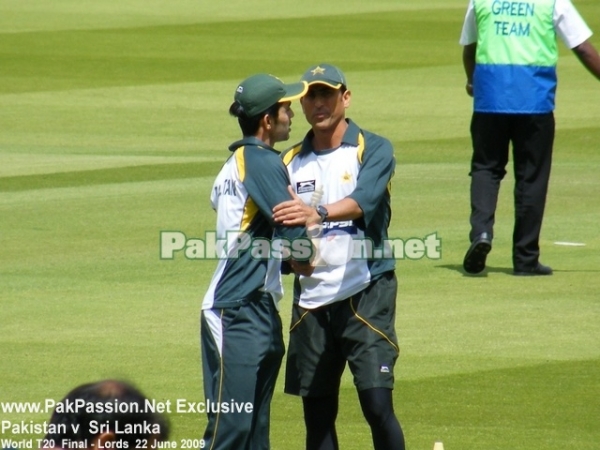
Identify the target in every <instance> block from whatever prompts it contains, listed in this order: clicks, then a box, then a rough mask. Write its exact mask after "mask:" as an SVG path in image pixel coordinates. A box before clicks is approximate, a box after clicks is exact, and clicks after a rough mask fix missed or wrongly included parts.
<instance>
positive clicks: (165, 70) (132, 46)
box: [0, 9, 463, 93]
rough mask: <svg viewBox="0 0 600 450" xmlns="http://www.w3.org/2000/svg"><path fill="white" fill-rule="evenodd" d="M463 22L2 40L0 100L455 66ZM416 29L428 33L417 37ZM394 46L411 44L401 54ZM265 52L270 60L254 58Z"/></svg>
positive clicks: (346, 18) (394, 21) (397, 15)
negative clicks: (329, 71)
mask: <svg viewBox="0 0 600 450" xmlns="http://www.w3.org/2000/svg"><path fill="white" fill-rule="evenodd" d="M462 15H463V13H462V11H461V12H459V11H457V10H456V9H447V10H428V11H401V12H393V13H390V12H385V13H373V14H354V15H340V16H327V17H313V18H311V19H310V20H307V19H305V18H302V19H285V20H282V19H276V20H257V21H248V22H224V23H213V24H194V25H176V26H172V25H169V26H155V27H140V28H122V29H106V30H89V31H88V30H85V31H81V30H78V31H54V32H31V33H14V34H3V35H2V39H1V40H0V59H1V60H2V64H1V65H0V93H18V92H30V91H44V90H65V89H75V88H90V87H92V88H93V87H106V86H127V85H143V84H158V83H179V82H198V81H205V80H223V79H228V78H230V79H236V78H239V77H241V76H243V75H245V74H248V73H252V72H261V71H269V72H273V73H277V74H278V75H286V74H290V75H292V74H293V75H294V76H296V77H297V76H298V74H300V73H301V72H302V71H303V70H304V69H306V67H307V66H308V65H310V64H314V62H315V61H320V60H330V59H331V55H336V62H337V63H338V64H340V65H341V66H342V67H344V70H346V71H355V70H377V69H394V68H406V67H419V66H428V65H443V64H456V62H457V48H458V45H457V43H456V40H457V39H458V37H457V36H458V32H459V31H458V30H460V23H461V20H462ZM414 29H422V30H427V32H425V33H423V34H421V35H419V36H415V35H414ZM281 36H287V37H288V38H287V40H286V41H285V45H273V43H274V42H278V40H279V39H281ZM451 36H452V38H453V39H452V40H451V39H449V37H451ZM324 42H327V45H323V43H324ZM396 42H397V43H400V42H402V43H404V44H406V43H411V44H410V46H408V45H407V46H406V51H404V52H403V53H402V54H401V55H400V54H398V50H397V46H396V45H394V43H396ZM264 47H268V48H269V52H268V57H264V56H263V57H261V56H260V55H259V54H258V53H257V52H256V49H257V48H264ZM307 48H311V52H310V54H309V53H307V52H306V49H307ZM348 49H352V52H348ZM425 49H427V51H425ZM307 61H310V62H307Z"/></svg>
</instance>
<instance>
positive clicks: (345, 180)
mask: <svg viewBox="0 0 600 450" xmlns="http://www.w3.org/2000/svg"><path fill="white" fill-rule="evenodd" d="M351 181H352V175H350V174H349V173H348V171H346V172H345V173H344V174H343V175H342V183H350V182H351Z"/></svg>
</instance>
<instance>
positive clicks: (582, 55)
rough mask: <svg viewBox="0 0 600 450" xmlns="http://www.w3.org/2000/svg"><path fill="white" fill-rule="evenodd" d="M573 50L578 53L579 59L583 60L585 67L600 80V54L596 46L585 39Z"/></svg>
mask: <svg viewBox="0 0 600 450" xmlns="http://www.w3.org/2000/svg"><path fill="white" fill-rule="evenodd" d="M573 52H574V53H575V55H577V57H578V58H579V61H581V63H582V64H583V65H584V66H585V68H586V69H587V70H589V71H590V72H591V73H592V75H594V76H595V77H596V78H597V79H598V80H600V55H599V54H598V50H596V47H594V46H593V45H592V44H591V43H590V42H589V41H585V42H584V43H582V44H580V45H578V46H577V47H575V48H573Z"/></svg>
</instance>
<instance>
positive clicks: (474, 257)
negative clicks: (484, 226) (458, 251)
mask: <svg viewBox="0 0 600 450" xmlns="http://www.w3.org/2000/svg"><path fill="white" fill-rule="evenodd" d="M491 250H492V239H491V238H490V235H489V234H487V233H481V234H480V235H479V236H477V237H476V238H475V239H473V242H471V246H470V247H469V250H467V254H466V255H465V259H464V261H463V268H464V269H465V272H467V273H479V272H481V271H482V270H483V269H485V259H486V258H487V255H488V253H489V252H490V251H491Z"/></svg>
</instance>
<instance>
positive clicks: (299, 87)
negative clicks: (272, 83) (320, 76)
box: [279, 81, 308, 103]
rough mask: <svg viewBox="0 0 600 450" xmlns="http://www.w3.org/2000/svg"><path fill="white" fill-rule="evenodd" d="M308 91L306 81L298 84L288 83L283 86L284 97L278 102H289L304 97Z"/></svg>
mask: <svg viewBox="0 0 600 450" xmlns="http://www.w3.org/2000/svg"><path fill="white" fill-rule="evenodd" d="M306 91H308V84H307V83H306V81H300V82H299V83H290V84H286V85H285V96H284V97H283V98H281V99H280V100H279V103H281V102H291V101H292V100H297V99H299V98H300V97H302V96H304V94H306Z"/></svg>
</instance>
